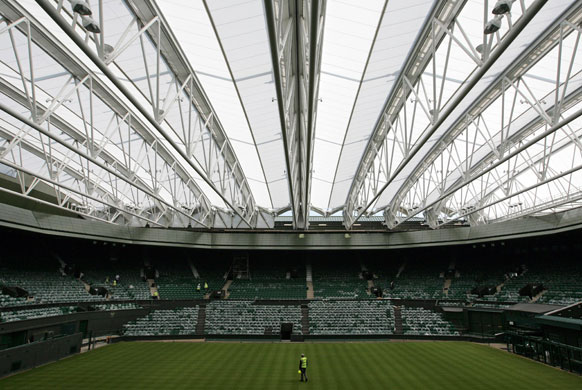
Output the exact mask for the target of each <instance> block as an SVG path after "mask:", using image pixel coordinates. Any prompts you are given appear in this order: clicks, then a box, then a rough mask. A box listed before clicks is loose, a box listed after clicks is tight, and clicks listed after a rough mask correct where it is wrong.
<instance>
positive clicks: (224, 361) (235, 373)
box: [0, 342, 582, 390]
mask: <svg viewBox="0 0 582 390" xmlns="http://www.w3.org/2000/svg"><path fill="white" fill-rule="evenodd" d="M302 352H304V353H305V354H306V355H307V357H308V358H309V368H308V370H307V372H308V375H309V382H308V383H301V382H299V374H297V368H298V360H299V355H300V354H301V353H302ZM53 388H54V389H106V388H114V389H157V390H159V389H204V390H210V389H252V390H258V389H273V390H277V389H303V388H310V389H338V390H341V389H349V390H354V389H382V390H387V389H398V390H406V389H447V390H452V389H474V390H476V389H487V390H490V389H512V390H515V389H528V390H535V389H545V390H547V389H560V390H567V389H577V390H580V389H582V378H580V377H579V376H576V375H573V374H569V373H566V372H562V371H560V370H557V369H555V368H552V367H549V366H546V365H543V364H540V363H537V362H533V361H531V360H528V359H524V358H521V357H518V356H515V355H511V354H508V353H506V352H503V351H499V350H495V349H492V348H490V347H487V346H482V345H477V344H472V343H462V342H416V343H415V342H410V343H394V342H393V343H390V342H378V343H319V344H317V343H305V344H295V343H293V344H282V343H273V344H268V343H170V342H169V343H139V342H133V343H121V344H116V345H112V346H107V347H103V348H100V349H97V350H95V351H92V352H89V353H85V354H82V355H78V356H75V357H72V358H68V359H65V360H62V361H60V362H57V363H53V364H49V365H46V366H43V367H39V368H36V369H33V370H30V371H27V372H24V373H21V374H18V375H14V376H11V377H8V378H6V379H2V380H0V389H53Z"/></svg>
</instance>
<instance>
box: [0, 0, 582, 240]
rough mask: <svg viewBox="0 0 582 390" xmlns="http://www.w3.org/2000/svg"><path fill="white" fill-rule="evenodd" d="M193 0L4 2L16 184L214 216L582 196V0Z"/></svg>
mask: <svg viewBox="0 0 582 390" xmlns="http://www.w3.org/2000/svg"><path fill="white" fill-rule="evenodd" d="M178 3H179V2H176V1H175V0H84V1H81V2H79V1H76V0H75V1H73V0H0V98H1V100H0V175H1V176H0V181H2V185H1V186H0V192H1V193H2V196H3V197H6V199H15V201H16V199H17V198H20V199H23V200H24V201H27V202H28V201H31V202H37V203H40V204H44V205H47V206H52V207H57V208H60V209H62V210H63V211H65V212H72V213H75V214H78V215H80V216H82V217H86V218H91V219H97V220H100V221H104V222H106V223H111V224H119V225H131V226H152V227H162V228H185V227H193V228H204V229H233V228H243V229H246V228H250V229H255V228H272V227H274V226H275V223H274V220H275V216H276V215H281V214H283V215H286V216H287V215H288V216H290V217H291V220H292V222H293V228H294V229H298V230H305V229H308V228H309V217H310V213H314V212H315V213H318V214H321V215H324V216H329V215H335V214H336V213H338V214H339V213H341V214H342V216H343V220H344V226H345V228H346V229H351V228H352V226H354V225H356V226H358V225H357V220H358V218H360V217H361V216H362V215H366V216H371V215H378V216H379V215H380V213H382V215H383V218H384V221H385V225H386V227H387V228H388V229H394V228H396V227H398V226H399V225H400V224H402V223H404V222H406V221H408V220H411V219H412V218H415V220H418V218H423V220H424V221H426V222H427V224H428V226H430V227H431V228H439V227H441V226H443V225H446V224H451V223H457V224H460V225H464V226H466V225H479V224H491V223H497V222H500V221H506V220H510V219H514V218H522V217H537V216H541V215H546V214H551V213H555V212H558V211H564V210H568V209H569V208H573V207H580V206H581V205H582V184H581V183H582V119H581V118H580V115H581V114H582V55H581V53H582V50H581V47H582V45H581V44H580V41H581V40H582V27H581V26H582V2H581V1H580V0H560V1H557V0H556V1H553V0H552V1H550V0H514V1H509V2H507V3H504V2H503V1H497V0H370V1H369V2H362V3H361V4H360V3H358V4H355V3H356V2H354V4H352V3H351V2H347V3H346V2H344V1H343V0H262V1H261V0H257V1H254V2H248V1H245V0H220V1H218V0H216V1H213V0H192V3H188V6H187V7H184V9H186V10H187V12H184V11H183V9H182V8H183V7H182V6H183V5H182V4H178ZM500 4H501V5H503V6H500ZM162 12H164V13H166V15H164V14H163V13H162ZM188 12H189V13H190V14H188ZM326 12H327V14H328V15H327V22H326ZM166 17H168V19H166ZM326 23H327V24H326ZM344 23H345V25H344ZM344 26H345V27H346V29H345V30H346V31H344V30H342V28H343V27H344ZM194 30H195V32H194ZM348 30H349V31H348ZM326 31H327V32H326ZM324 35H325V40H324ZM177 37H179V38H180V41H179V40H178V38H177ZM193 38H195V39H193ZM184 39H186V40H187V39H190V41H186V42H183V40H184ZM207 39H208V41H207ZM193 42H196V44H193ZM183 43H184V44H183ZM324 43H325V45H324ZM323 46H325V47H323ZM205 54H207V55H205ZM196 56H198V57H196ZM322 57H323V68H322ZM320 76H321V80H322V81H321V89H320ZM320 90H321V92H320ZM320 95H321V96H320ZM324 95H326V96H324ZM213 104H214V107H213ZM318 107H319V116H318ZM215 108H216V109H215ZM221 119H222V121H221ZM316 125H317V126H316ZM314 145H315V149H314ZM314 150H315V152H314ZM235 151H236V152H235ZM237 154H238V155H237ZM314 154H315V157H314ZM312 192H313V196H312ZM17 201H18V202H22V200H17Z"/></svg>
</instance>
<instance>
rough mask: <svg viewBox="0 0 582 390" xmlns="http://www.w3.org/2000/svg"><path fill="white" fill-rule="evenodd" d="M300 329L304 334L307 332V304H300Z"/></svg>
mask: <svg viewBox="0 0 582 390" xmlns="http://www.w3.org/2000/svg"><path fill="white" fill-rule="evenodd" d="M301 331H302V333H303V334H304V335H306V334H309V306H307V305H301Z"/></svg>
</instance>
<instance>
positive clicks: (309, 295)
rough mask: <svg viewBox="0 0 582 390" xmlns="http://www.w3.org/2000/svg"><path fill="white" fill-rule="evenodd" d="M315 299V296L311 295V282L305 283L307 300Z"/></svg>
mask: <svg viewBox="0 0 582 390" xmlns="http://www.w3.org/2000/svg"><path fill="white" fill-rule="evenodd" d="M313 298H315V294H314V293H313V282H311V281H310V282H307V299H313Z"/></svg>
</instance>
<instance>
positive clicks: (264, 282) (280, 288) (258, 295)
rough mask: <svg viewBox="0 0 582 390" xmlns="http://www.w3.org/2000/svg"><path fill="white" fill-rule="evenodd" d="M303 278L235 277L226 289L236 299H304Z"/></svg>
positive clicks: (304, 285)
mask: <svg viewBox="0 0 582 390" xmlns="http://www.w3.org/2000/svg"><path fill="white" fill-rule="evenodd" d="M306 288H307V287H306V284H305V279H303V280H296V279H283V278H279V279H262V278H261V279H258V278H253V279H252V280H248V279H246V280H244V279H235V280H234V281H233V282H232V284H231V285H230V287H229V288H228V291H229V293H230V295H229V297H230V298H238V299H305V297H306Z"/></svg>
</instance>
